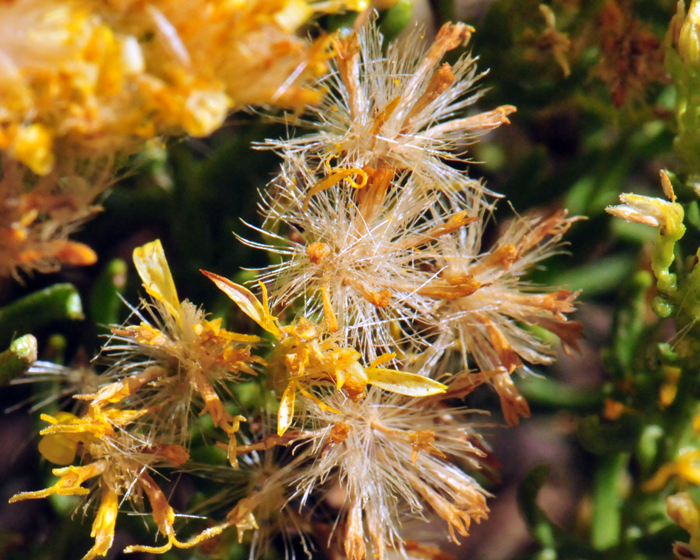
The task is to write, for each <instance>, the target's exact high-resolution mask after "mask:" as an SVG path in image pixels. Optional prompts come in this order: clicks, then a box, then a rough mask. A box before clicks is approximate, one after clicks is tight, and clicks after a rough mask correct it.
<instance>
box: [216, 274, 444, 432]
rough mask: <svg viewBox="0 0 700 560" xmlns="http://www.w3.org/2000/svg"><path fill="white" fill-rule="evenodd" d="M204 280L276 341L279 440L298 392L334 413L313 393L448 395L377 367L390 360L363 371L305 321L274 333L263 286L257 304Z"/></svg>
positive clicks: (355, 356) (352, 354) (225, 283)
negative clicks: (378, 391)
mask: <svg viewBox="0 0 700 560" xmlns="http://www.w3.org/2000/svg"><path fill="white" fill-rule="evenodd" d="M203 272H204V271H203ZM204 274H205V275H206V276H207V277H208V278H210V279H211V280H212V281H213V282H214V283H215V284H216V286H217V287H218V288H219V289H220V290H222V291H223V292H224V293H225V294H226V295H228V296H229V297H230V298H231V299H232V300H233V301H234V302H235V303H236V304H237V305H238V307H239V308H240V309H241V311H243V312H244V313H246V315H248V316H249V317H250V318H251V319H253V320H254V321H255V322H256V323H258V325H260V326H261V327H262V328H263V329H265V330H267V331H268V332H269V333H270V334H272V335H274V336H275V337H276V338H277V343H276V344H274V350H273V353H272V357H271V359H270V361H269V364H268V366H269V371H268V374H269V376H270V377H271V380H272V384H273V386H274V387H275V389H277V390H278V392H280V393H281V394H282V398H281V402H280V406H279V413H278V426H277V431H278V435H280V436H281V435H283V434H284V433H285V432H286V431H287V429H288V428H289V426H290V425H291V424H292V421H293V418H294V404H295V400H296V394H297V392H299V393H301V394H302V395H304V396H305V397H306V398H308V399H309V400H310V401H312V402H314V403H316V405H317V406H319V407H321V408H322V409H324V410H326V409H327V410H329V411H330V412H336V411H335V410H333V408H332V407H328V406H327V405H326V404H324V402H323V400H322V399H321V398H319V396H318V395H315V394H314V392H313V389H314V388H319V387H323V386H330V387H334V386H335V387H336V388H337V389H338V391H341V392H342V394H343V395H345V397H347V398H349V399H350V400H353V401H359V400H361V399H362V398H364V397H365V395H366V394H367V387H368V385H373V386H375V387H379V388H381V389H384V390H385V391H389V392H392V393H398V394H401V395H409V396H414V397H425V396H429V395H435V394H437V393H442V392H444V391H445V389H446V387H445V385H443V384H442V383H438V382H437V381H434V380H432V379H430V378H429V377H425V376H422V375H418V374H415V373H406V372H403V371H396V370H393V369H387V368H383V367H379V366H381V365H382V364H384V363H386V362H390V361H391V360H393V359H394V357H395V356H394V355H393V354H385V355H382V356H380V357H379V358H377V359H376V360H374V361H373V362H372V363H371V364H370V365H369V366H363V365H362V364H361V362H360V360H361V359H362V354H361V353H360V352H357V351H356V350H354V349H352V348H348V347H343V346H341V345H340V344H339V342H340V340H339V338H338V337H334V336H333V335H332V334H331V335H330V336H329V335H328V334H327V333H324V332H323V330H321V329H319V328H318V327H317V326H316V325H314V324H313V323H311V322H310V321H308V320H306V319H301V320H300V321H299V322H298V323H297V324H293V325H290V326H287V327H278V326H277V320H276V319H275V318H274V317H273V316H272V315H271V313H270V309H269V307H268V302H267V291H266V290H265V287H264V285H261V287H262V290H263V303H262V304H261V303H260V302H259V301H258V300H257V298H256V297H255V296H254V295H253V294H252V293H251V292H250V291H249V290H248V289H246V288H244V287H243V286H239V285H238V284H234V283H233V282H231V281H230V280H228V279H226V278H223V277H221V276H218V275H216V274H213V273H211V272H204Z"/></svg>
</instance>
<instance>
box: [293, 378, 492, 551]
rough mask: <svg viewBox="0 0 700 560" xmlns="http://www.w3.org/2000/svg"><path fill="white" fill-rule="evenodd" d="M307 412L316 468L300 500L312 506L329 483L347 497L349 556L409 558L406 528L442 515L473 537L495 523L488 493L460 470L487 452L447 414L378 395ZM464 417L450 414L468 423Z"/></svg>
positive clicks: (304, 478)
mask: <svg viewBox="0 0 700 560" xmlns="http://www.w3.org/2000/svg"><path fill="white" fill-rule="evenodd" d="M326 404H328V405H330V406H333V407H334V408H335V409H337V411H338V413H329V412H328V411H327V410H325V409H323V408H320V407H316V406H314V405H313V404H311V405H310V406H309V409H308V411H307V422H308V428H307V429H308V430H309V431H311V432H312V433H313V434H314V435H313V439H312V440H311V441H312V451H310V452H311V453H312V454H313V455H314V456H315V460H314V461H313V462H312V463H310V464H309V465H308V466H307V467H306V468H305V469H300V475H299V481H298V483H297V493H298V494H299V495H300V496H302V497H303V499H304V500H306V499H308V498H309V496H310V495H311V493H312V491H313V489H314V488H318V487H319V486H320V485H321V484H322V483H323V484H326V485H331V484H332V483H333V482H337V483H338V484H340V486H341V487H342V488H343V489H344V491H345V499H344V504H343V510H344V524H343V529H344V548H345V553H346V555H347V557H348V559H350V560H360V559H362V558H364V557H365V556H366V553H367V550H368V548H371V550H372V552H373V554H374V555H375V556H376V557H378V558H383V557H385V555H386V553H387V551H388V550H389V549H397V550H402V548H403V542H404V541H403V538H402V536H401V531H400V527H401V524H402V523H405V522H406V521H408V520H409V519H425V518H426V516H427V514H428V512H429V511H431V510H432V511H434V512H435V513H436V514H437V515H438V516H440V517H442V518H443V519H444V520H445V521H447V523H448V528H449V531H450V535H451V536H452V538H453V540H456V537H455V531H456V532H458V533H459V534H460V535H463V536H466V535H467V533H468V530H469V526H470V524H471V522H472V521H477V522H478V521H480V520H481V519H484V518H485V517H486V515H487V512H488V508H487V507H486V499H485V498H486V492H485V491H484V490H483V489H482V488H481V487H480V486H479V485H478V483H477V482H476V481H475V480H474V479H473V478H472V477H471V476H469V475H467V474H466V473H465V472H464V471H463V470H462V468H460V467H459V466H457V463H459V464H460V465H463V466H472V467H477V466H478V461H479V457H480V456H481V455H482V452H481V451H480V450H479V449H478V447H477V446H476V445H474V444H473V443H472V442H471V440H470V433H469V428H468V425H467V424H465V423H456V422H453V421H448V420H447V419H446V418H445V417H444V413H445V411H444V410H442V409H440V408H439V407H435V406H433V405H431V404H422V403H421V402H420V401H417V400H412V399H410V398H407V397H403V396H401V395H391V394H383V393H382V392H381V391H378V390H376V389H371V390H370V391H369V393H368V395H367V397H366V398H365V399H363V400H360V401H358V402H354V401H352V400H349V399H345V398H343V396H342V395H340V394H336V395H333V396H332V397H331V398H330V399H328V400H326ZM461 412H462V411H459V410H451V412H450V414H453V415H454V414H457V415H460V416H461Z"/></svg>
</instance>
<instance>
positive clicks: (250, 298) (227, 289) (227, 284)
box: [200, 270, 282, 338]
mask: <svg viewBox="0 0 700 560" xmlns="http://www.w3.org/2000/svg"><path fill="white" fill-rule="evenodd" d="M200 272H201V273H202V274H204V276H206V277H207V278H209V280H211V281H212V282H214V284H216V287H217V288H219V289H220V290H221V291H222V292H224V293H225V294H226V295H227V296H228V297H230V298H231V299H232V300H233V302H234V303H235V304H236V305H237V306H238V307H239V308H240V309H241V311H243V313H245V314H246V315H248V317H250V318H251V319H253V321H255V322H256V323H257V324H258V325H260V326H261V327H262V328H263V329H265V330H266V331H267V332H269V333H270V334H272V335H273V336H275V337H277V338H279V337H280V336H281V334H282V333H281V332H280V330H279V327H277V324H276V323H275V318H274V317H273V316H272V315H271V314H270V310H269V308H268V306H267V301H265V305H263V304H262V303H260V302H259V301H258V298H256V297H255V295H253V293H252V292H251V291H250V290H248V289H247V288H244V287H243V286H240V285H238V284H235V283H234V282H231V280H229V279H228V278H224V277H223V276H219V275H218V274H214V273H213V272H207V271H206V270H202V271H200ZM263 296H264V299H265V300H267V292H266V291H265V287H264V286H263Z"/></svg>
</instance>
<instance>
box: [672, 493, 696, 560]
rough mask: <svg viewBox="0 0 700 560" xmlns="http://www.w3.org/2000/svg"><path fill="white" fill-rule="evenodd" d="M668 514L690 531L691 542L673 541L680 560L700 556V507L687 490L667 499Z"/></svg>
mask: <svg viewBox="0 0 700 560" xmlns="http://www.w3.org/2000/svg"><path fill="white" fill-rule="evenodd" d="M666 504H667V512H668V516H669V517H670V518H671V519H673V522H674V523H675V524H676V525H678V526H679V527H681V528H683V529H685V530H686V531H688V533H690V542H689V543H681V542H675V543H673V553H674V555H675V556H676V558H678V559H679V560H690V559H693V558H700V507H698V505H697V504H696V503H695V500H693V498H692V496H691V495H690V494H688V493H687V492H681V493H679V494H674V495H672V496H669V497H668V498H667V499H666Z"/></svg>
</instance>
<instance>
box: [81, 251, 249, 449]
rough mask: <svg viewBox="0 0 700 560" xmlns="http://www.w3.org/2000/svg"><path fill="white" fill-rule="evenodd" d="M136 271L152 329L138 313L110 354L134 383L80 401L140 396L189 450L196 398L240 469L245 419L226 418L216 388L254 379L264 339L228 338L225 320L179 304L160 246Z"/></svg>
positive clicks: (138, 256) (137, 259)
mask: <svg viewBox="0 0 700 560" xmlns="http://www.w3.org/2000/svg"><path fill="white" fill-rule="evenodd" d="M134 263H135V264H136V268H137V270H138V272H139V275H140V276H141V279H142V281H143V284H144V287H145V289H146V291H147V292H148V294H149V295H150V296H151V303H150V304H147V305H148V309H149V312H150V315H151V318H152V320H153V323H151V322H149V321H147V320H146V318H145V317H143V315H141V314H140V313H139V317H141V319H142V322H141V324H139V325H129V326H123V327H114V328H113V329H112V330H113V333H114V336H113V337H112V341H111V342H110V344H108V345H107V346H106V347H105V351H106V352H108V353H109V354H111V355H112V356H113V357H114V358H116V359H117V361H116V363H115V365H114V366H113V371H115V372H119V373H120V375H123V373H124V372H126V373H127V374H129V375H128V377H126V378H125V379H124V380H123V381H121V382H116V383H114V384H112V385H110V386H107V387H105V388H103V389H101V390H100V391H99V392H98V393H97V394H95V395H89V396H84V397H81V398H86V399H92V402H93V405H101V404H102V403H104V402H114V401H113V399H114V398H121V396H122V395H123V394H125V393H126V394H127V395H135V394H137V393H138V394H137V396H136V397H135V398H137V399H138V401H139V402H140V403H141V404H140V406H141V407H145V408H148V407H152V406H158V407H159V408H160V414H159V418H160V419H161V422H162V423H161V427H162V429H164V430H166V431H169V432H170V433H171V434H179V437H180V438H182V440H183V442H184V440H185V438H187V435H188V434H187V418H188V416H189V412H190V411H191V407H192V397H193V395H197V396H198V397H199V398H201V399H202V401H203V402H204V411H206V412H208V413H209V415H210V416H211V418H212V420H213V421H214V425H215V426H220V427H222V428H223V429H224V430H225V431H226V433H228V434H229V436H230V438H231V446H232V451H231V460H232V461H235V457H236V453H235V441H236V440H235V435H234V434H235V433H236V432H237V431H238V427H239V424H240V422H242V421H245V418H244V417H242V416H235V417H234V416H232V415H231V414H230V413H229V412H228V411H227V410H226V408H225V407H224V404H223V402H222V401H221V399H220V397H219V394H218V393H217V386H219V387H220V388H221V389H224V390H225V384H226V382H229V381H236V380H238V379H239V378H240V374H242V373H245V374H249V375H255V370H254V369H253V365H254V364H256V363H261V360H260V358H258V357H257V356H255V355H253V354H252V353H251V348H250V345H251V344H254V343H256V342H258V341H259V338H258V337H256V336H249V335H242V334H237V333H233V332H230V331H227V330H225V329H223V328H221V320H220V319H219V320H216V321H207V320H206V319H205V315H204V312H203V311H202V310H201V309H199V308H197V307H196V306H195V305H193V304H192V303H190V302H189V301H187V300H185V301H180V299H179V297H178V294H177V290H176V288H175V283H174V282H173V278H172V275H171V273H170V268H169V267H168V263H167V261H166V260H165V254H164V252H163V247H162V245H161V243H160V241H158V240H157V241H154V242H152V243H148V244H146V245H144V246H143V247H138V248H136V249H135V250H134ZM120 342H122V343H124V344H120ZM154 363H155V364H159V366H158V367H155V366H153V365H152V364H154ZM149 366H150V367H149ZM115 395H117V397H115Z"/></svg>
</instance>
